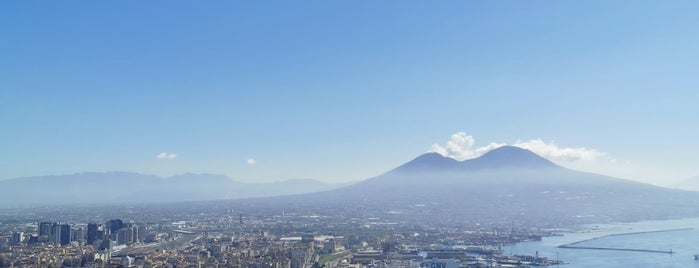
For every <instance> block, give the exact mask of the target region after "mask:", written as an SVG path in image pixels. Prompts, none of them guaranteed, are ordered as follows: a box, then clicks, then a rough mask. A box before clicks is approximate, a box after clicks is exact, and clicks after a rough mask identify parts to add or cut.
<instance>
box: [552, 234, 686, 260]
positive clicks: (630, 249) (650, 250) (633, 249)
mask: <svg viewBox="0 0 699 268" xmlns="http://www.w3.org/2000/svg"><path fill="white" fill-rule="evenodd" d="M692 229H694V228H680V229H667V230H657V231H644V232H632V233H621V234H610V235H604V236H600V237H595V238H590V239H584V240H580V241H575V242H573V243H568V244H563V245H560V246H558V247H559V248H570V249H593V250H618V251H635V252H651V253H666V254H673V253H675V252H673V251H672V249H670V250H654V249H637V248H607V247H585V246H576V245H577V244H580V243H584V242H588V241H592V240H597V239H602V238H606V237H613V236H626V235H639V234H651V233H665V232H677V231H688V230H692Z"/></svg>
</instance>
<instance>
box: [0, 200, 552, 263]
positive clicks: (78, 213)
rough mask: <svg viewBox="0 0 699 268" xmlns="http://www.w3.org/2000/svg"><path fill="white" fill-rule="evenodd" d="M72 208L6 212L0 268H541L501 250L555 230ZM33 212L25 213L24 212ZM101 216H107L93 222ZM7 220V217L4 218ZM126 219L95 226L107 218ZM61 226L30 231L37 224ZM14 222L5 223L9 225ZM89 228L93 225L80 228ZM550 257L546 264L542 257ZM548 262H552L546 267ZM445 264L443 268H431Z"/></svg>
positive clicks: (186, 208) (298, 213)
mask: <svg viewBox="0 0 699 268" xmlns="http://www.w3.org/2000/svg"><path fill="white" fill-rule="evenodd" d="M194 207H196V209H194V208H192V206H190V205H188V204H171V205H167V208H163V207H161V206H160V205H152V206H146V205H141V206H113V207H75V208H71V209H65V210H62V211H61V212H60V213H55V214H54V213H51V214H48V215H47V214H45V213H46V212H45V211H44V212H41V214H42V215H45V216H31V217H26V216H22V215H27V210H22V211H14V212H11V211H9V210H8V211H4V213H3V214H4V215H3V217H2V220H3V225H1V226H0V227H1V228H2V229H1V230H0V231H1V234H2V236H0V239H1V240H0V264H1V265H2V267H294V268H302V267H307V268H308V267H367V266H369V267H493V266H494V265H497V264H508V265H516V266H521V267H525V266H530V265H536V266H548V265H554V264H562V263H564V262H563V261H558V260H555V256H537V255H536V252H532V254H531V255H526V256H507V255H504V254H503V250H502V246H503V245H508V244H511V243H517V242H523V241H536V240H541V238H542V237H544V236H552V235H558V233H557V232H558V231H559V230H554V229H541V228H536V227H533V226H521V225H516V224H514V223H513V225H511V226H498V225H489V224H487V223H486V222H483V223H479V222H473V223H472V224H471V225H470V226H469V225H464V226H457V225H451V226H450V225H443V226H440V225H433V224H430V223H429V222H412V221H406V220H405V217H400V216H398V217H394V216H393V215H399V213H395V212H390V211H388V212H386V211H379V210H377V211H358V210H357V211H347V212H348V213H347V215H338V214H336V213H335V212H334V211H325V213H324V212H323V211H305V210H297V209H293V208H286V209H281V210H280V209H278V208H270V207H259V206H258V205H257V204H255V205H252V204H245V203H238V202H220V201H218V202H205V203H201V204H194ZM29 211H31V210H29ZM97 211H108V213H96V212H97ZM12 213H14V214H12ZM121 213H123V214H122V215H130V216H131V217H132V218H131V219H110V220H102V221H97V219H99V218H101V217H109V215H116V214H121ZM44 217H45V218H51V219H59V218H60V219H62V220H61V221H58V222H51V221H41V222H34V221H33V220H35V219H38V218H44ZM10 218H12V219H13V220H12V223H9V222H10V220H9V219H10ZM87 219H90V220H92V221H94V222H86V220H87ZM547 257H548V258H547ZM551 258H553V259H551ZM434 265H445V266H434Z"/></svg>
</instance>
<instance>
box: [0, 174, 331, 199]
mask: <svg viewBox="0 0 699 268" xmlns="http://www.w3.org/2000/svg"><path fill="white" fill-rule="evenodd" d="M340 186H342V185H341V184H327V183H323V182H320V181H317V180H311V179H296V180H287V181H280V182H272V183H244V182H238V181H234V180H231V179H230V178H228V177H226V176H223V175H214V174H192V173H187V174H181V175H176V176H172V177H167V178H161V177H158V176H153V175H144V174H138V173H130V172H90V173H79V174H71V175H60V176H40V177H26V178H17V179H9V180H0V204H81V203H123V202H130V203H133V202H168V201H193V200H213V199H226V198H247V197H262V196H276V195H288V194H301V193H309V192H318V191H325V190H330V189H334V188H337V187H340Z"/></svg>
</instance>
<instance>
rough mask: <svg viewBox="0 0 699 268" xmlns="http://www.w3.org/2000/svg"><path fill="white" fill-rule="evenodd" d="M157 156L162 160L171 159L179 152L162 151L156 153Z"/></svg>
mask: <svg viewBox="0 0 699 268" xmlns="http://www.w3.org/2000/svg"><path fill="white" fill-rule="evenodd" d="M155 157H156V158H158V159H160V160H171V159H175V158H177V154H173V153H168V152H162V153H159V154H158V155H156V156H155Z"/></svg>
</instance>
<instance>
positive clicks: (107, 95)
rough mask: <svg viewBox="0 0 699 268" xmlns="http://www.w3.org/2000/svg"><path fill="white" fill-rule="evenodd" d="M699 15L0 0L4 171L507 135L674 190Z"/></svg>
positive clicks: (333, 173)
mask: <svg viewBox="0 0 699 268" xmlns="http://www.w3.org/2000/svg"><path fill="white" fill-rule="evenodd" d="M697 10H699V3H696V2H692V1H677V2H672V3H654V2H638V1H615V2H612V3H609V2H604V1H588V2H584V3H575V2H565V3H562V2H527V3H517V2H515V3H507V4H504V3H491V2H486V1H472V2H457V1H453V2H444V3H440V4H434V3H429V4H428V3H422V2H392V1H387V2H381V3H373V2H352V3H342V2H333V3H327V2H303V3H284V2H267V3H229V2H213V3H209V5H206V6H204V5H197V4H194V3H187V2H148V3H141V2H137V1H131V2H130V1H125V2H119V3H91V2H87V1H84V2H80V1H76V2H70V3H60V4H58V3H41V4H39V3H36V2H10V1H7V2H2V3H0V22H2V23H0V32H2V33H3V36H4V37H3V38H2V40H0V49H1V50H2V51H3V52H4V54H5V55H4V57H3V58H4V59H3V60H2V61H0V102H2V105H0V124H1V125H0V128H1V129H2V130H3V131H0V179H10V178H15V177H25V176H40V175H59V174H70V173H79V172H91V171H96V172H99V171H131V172H139V173H146V174H156V175H159V176H169V175H174V174H179V173H185V172H194V173H215V174H224V175H227V176H229V177H231V178H232V179H235V180H240V181H247V182H266V181H280V180H286V179H294V178H311V179H317V180H321V181H327V182H347V181H358V180H363V179H367V178H370V177H373V176H377V175H379V174H381V173H383V172H386V171H388V170H390V169H392V168H394V167H396V166H398V165H400V164H402V163H404V162H407V161H409V160H410V159H412V158H414V157H416V156H418V155H420V154H422V153H425V152H428V151H440V152H442V153H443V154H444V153H449V154H451V155H452V156H455V157H459V158H461V157H472V156H474V155H478V154H479V153H482V151H483V150H484V149H482V148H484V147H486V148H490V147H488V146H491V144H492V143H495V144H505V143H506V144H509V145H522V146H530V148H529V149H532V150H534V151H535V152H536V150H539V152H537V153H541V152H548V153H549V155H548V156H547V158H549V159H551V160H554V162H556V163H558V164H561V165H563V166H566V167H570V168H574V169H577V170H584V171H589V172H595V173H601V174H605V175H610V176H616V177H622V178H628V179H635V180H639V181H643V182H649V183H654V184H659V185H663V184H666V183H669V182H671V181H672V180H679V179H684V178H688V177H692V176H696V175H699V168H697V161H696V159H695V157H694V155H695V154H696V152H697V151H699V143H696V142H694V141H695V139H696V137H697V136H699V125H697V124H696V119H695V117H696V114H699V108H697V106H696V103H699V93H698V92H697V91H696V85H697V84H699V83H698V82H699V76H697V75H696V74H695V71H694V70H697V69H699V68H698V67H699V66H698V65H699V55H698V54H697V53H696V51H697V50H698V49H699V35H697V30H696V29H698V28H699V27H698V26H699V20H697V19H696V18H695V14H696V11H697ZM449 141H452V142H451V144H452V145H451V146H450V145H449ZM435 144H437V146H435ZM581 148H584V150H583V149H581ZM564 152H568V154H566V153H564ZM575 152H577V153H575ZM570 154H573V156H571V157H567V156H570Z"/></svg>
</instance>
